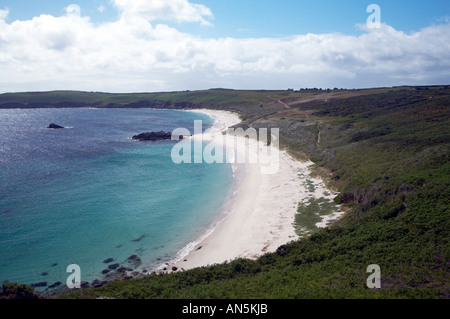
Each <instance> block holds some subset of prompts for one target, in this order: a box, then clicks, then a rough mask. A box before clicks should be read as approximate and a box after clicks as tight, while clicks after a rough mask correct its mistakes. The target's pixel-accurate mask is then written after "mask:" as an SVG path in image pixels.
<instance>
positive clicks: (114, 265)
mask: <svg viewBox="0 0 450 319" xmlns="http://www.w3.org/2000/svg"><path fill="white" fill-rule="evenodd" d="M119 267H120V265H119V264H112V265H109V266H108V268H109V269H117V268H119Z"/></svg>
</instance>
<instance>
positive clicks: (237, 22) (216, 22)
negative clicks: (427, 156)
mask: <svg viewBox="0 0 450 319" xmlns="http://www.w3.org/2000/svg"><path fill="white" fill-rule="evenodd" d="M72 3H75V4H78V5H79V6H80V7H81V10H82V15H86V16H89V17H90V18H91V19H92V21H93V22H97V23H100V22H105V21H113V20H116V19H117V18H118V17H119V13H118V11H117V9H116V8H114V6H113V5H112V3H111V2H110V1H108V0H39V1H35V0H0V9H5V8H9V10H10V15H9V19H8V20H9V21H13V20H27V19H31V18H33V17H35V16H39V15H40V14H51V15H54V16H59V15H62V14H64V13H65V11H64V8H65V7H67V6H68V5H70V4H72ZM194 3H198V4H203V5H205V6H207V7H208V8H210V9H211V11H212V12H213V14H214V19H212V20H210V21H211V22H212V24H213V26H212V27H204V26H200V25H198V24H195V23H173V22H168V21H164V20H161V21H158V22H164V23H167V24H169V25H171V26H174V27H177V28H178V29H179V30H180V31H185V32H188V33H193V34H196V35H199V36H202V37H240V38H243V37H280V36H288V35H296V34H306V33H329V32H341V33H345V34H359V33H360V32H361V31H360V30H359V29H358V28H355V25H356V24H358V23H365V21H366V19H367V17H368V16H369V13H366V8H367V6H368V5H369V4H371V3H376V4H378V5H379V6H380V7H381V10H382V11H381V12H382V21H383V22H385V23H387V24H389V25H390V26H392V27H394V28H395V29H397V30H402V31H405V32H410V31H419V30H420V29H421V28H424V27H427V26H430V25H433V24H442V23H445V21H446V20H447V21H448V19H449V18H450V1H448V0H429V1H424V0H407V1H405V0H369V1H364V0H343V1H336V0H303V1H302V0H281V1H273V0H197V1H194ZM100 7H103V8H104V9H103V11H102V12H100V11H99V8H100Z"/></svg>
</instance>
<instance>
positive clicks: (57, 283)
mask: <svg viewBox="0 0 450 319" xmlns="http://www.w3.org/2000/svg"><path fill="white" fill-rule="evenodd" d="M61 285H62V282H60V281H57V282H55V283H53V284H51V285H50V286H48V288H50V289H53V288H57V287H59V286H61Z"/></svg>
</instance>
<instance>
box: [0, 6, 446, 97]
mask: <svg viewBox="0 0 450 319" xmlns="http://www.w3.org/2000/svg"><path fill="white" fill-rule="evenodd" d="M369 5H376V6H371V8H370V10H368V6H369ZM449 82H450V1H448V0H428V1H425V0H370V1H364V0H342V1H337V0H279V1H269V0H239V1H237V0H192V1H190V0H69V1H66V0H40V1H35V0H0V93H4V92H21V91H48V90H65V89H68V90H83V91H102V92H159V91H180V90H200V89H209V88H218V87H221V88H232V89H287V88H293V89H299V88H312V87H320V88H334V87H338V88H350V89H352V88H367V87H386V86H398V85H437V84H450V83H449Z"/></svg>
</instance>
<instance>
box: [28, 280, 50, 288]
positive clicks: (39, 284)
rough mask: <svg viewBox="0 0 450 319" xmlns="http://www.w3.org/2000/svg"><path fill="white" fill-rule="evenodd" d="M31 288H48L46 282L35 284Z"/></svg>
mask: <svg viewBox="0 0 450 319" xmlns="http://www.w3.org/2000/svg"><path fill="white" fill-rule="evenodd" d="M31 287H34V288H37V287H47V282H46V281H41V282H37V283H35V284H32V285H31Z"/></svg>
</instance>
